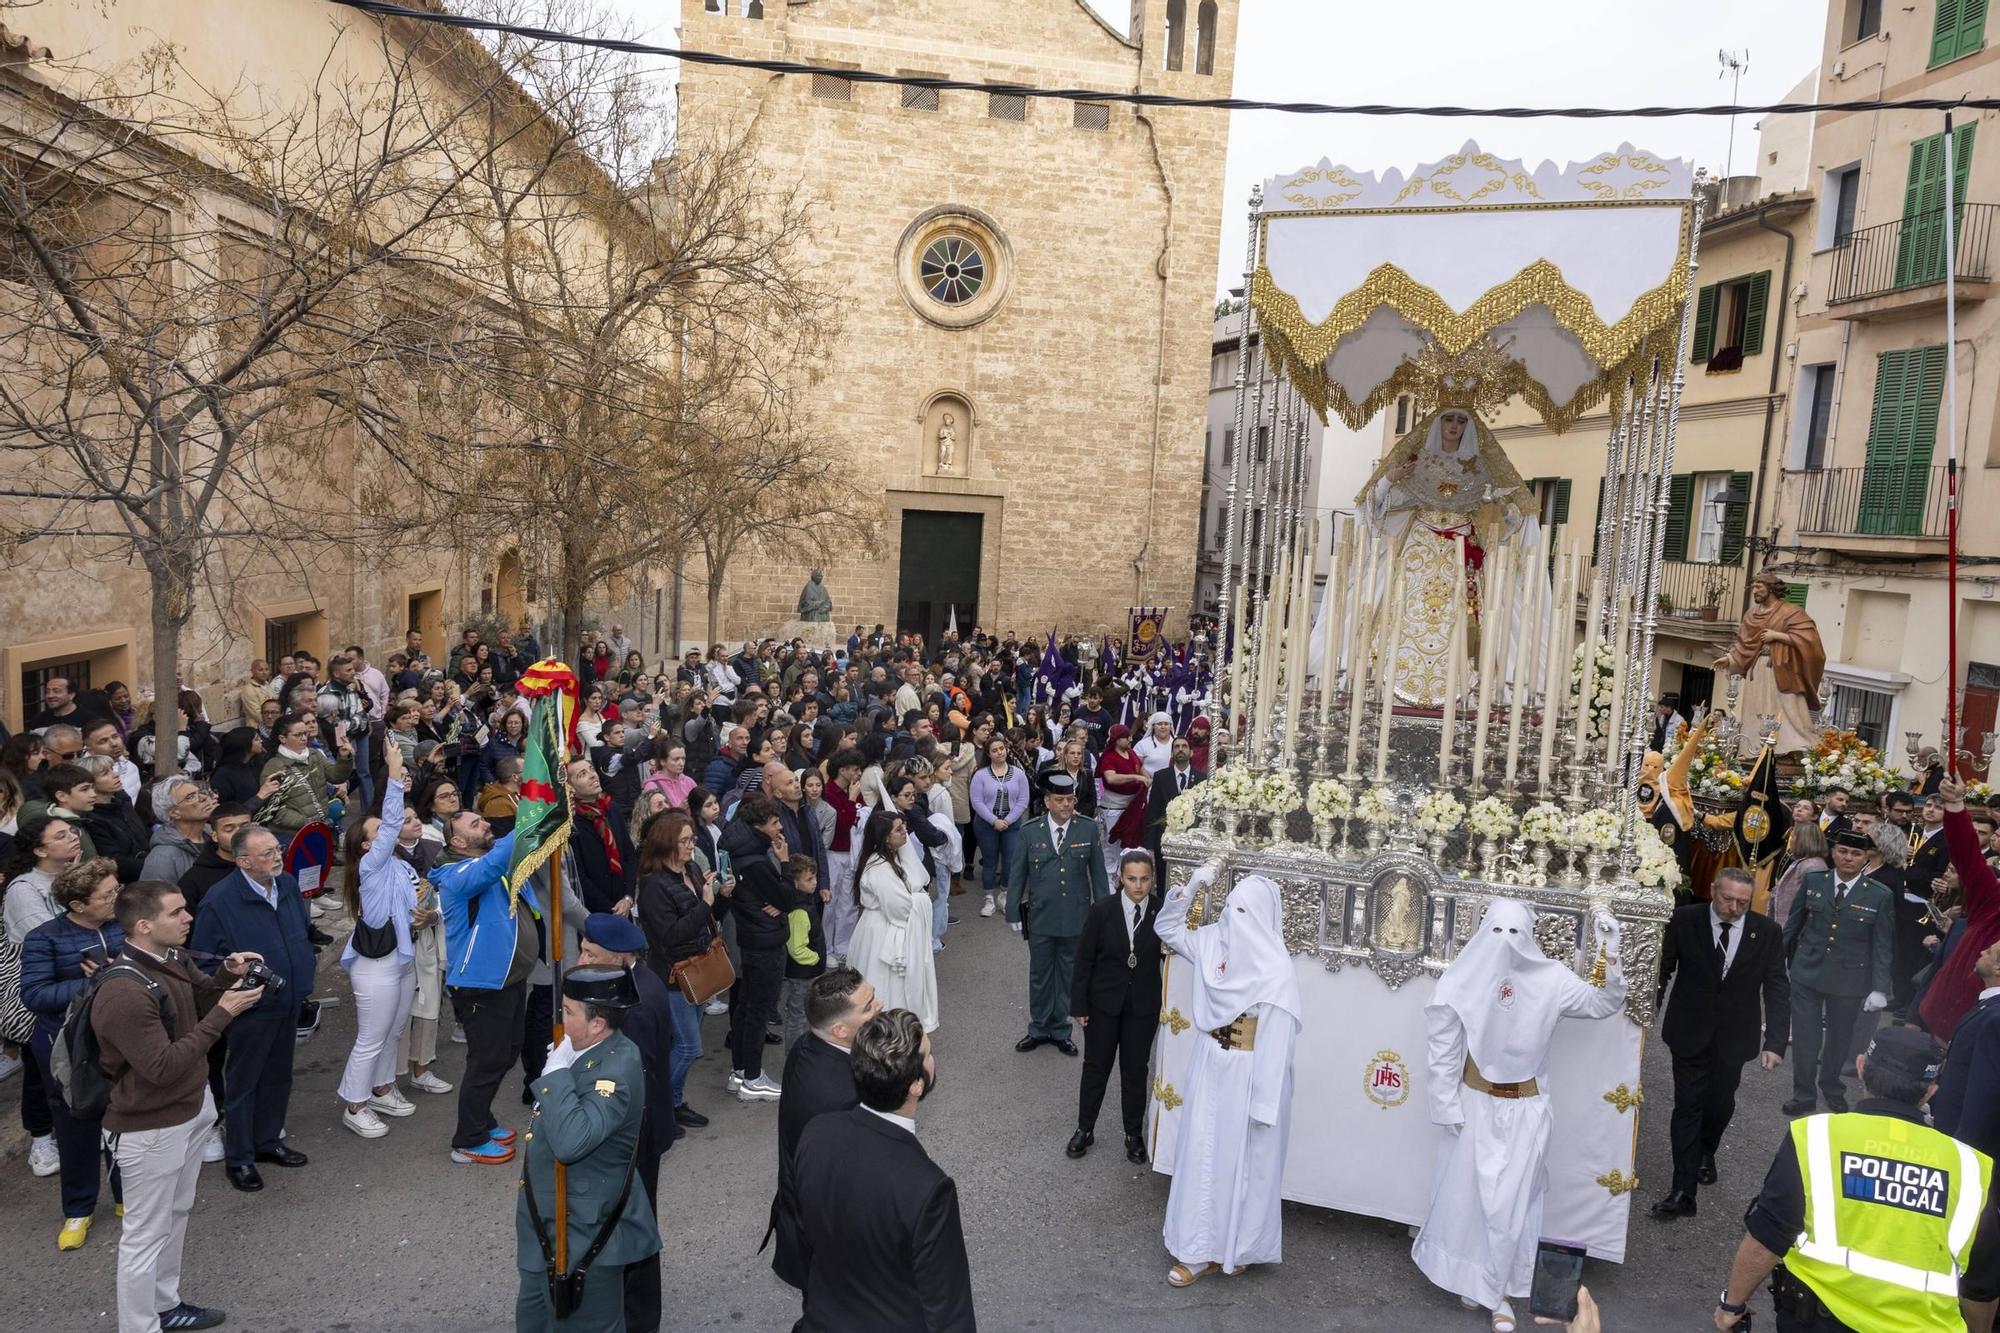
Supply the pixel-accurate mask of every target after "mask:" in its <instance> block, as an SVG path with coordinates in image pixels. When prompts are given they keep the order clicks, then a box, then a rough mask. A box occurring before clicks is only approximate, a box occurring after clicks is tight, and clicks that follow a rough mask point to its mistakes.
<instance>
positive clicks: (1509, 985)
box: [1493, 977, 1514, 1009]
mask: <svg viewBox="0 0 2000 1333" xmlns="http://www.w3.org/2000/svg"><path fill="white" fill-rule="evenodd" d="M1493 998H1494V999H1495V1000H1496V1001H1498V1002H1499V1005H1500V1007H1501V1008H1502V1009H1512V1008H1513V1007H1514V978H1512V977H1506V978H1504V979H1503V980H1502V981H1501V982H1500V993H1499V994H1497V995H1495V996H1494V997H1493Z"/></svg>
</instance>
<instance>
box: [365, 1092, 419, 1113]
mask: <svg viewBox="0 0 2000 1333" xmlns="http://www.w3.org/2000/svg"><path fill="white" fill-rule="evenodd" d="M368 1108H369V1109H370V1110H371V1111H374V1112H376V1113H377V1114H379V1115H415V1114H416V1113H417V1104H416V1103H415V1102H413V1101H411V1100H410V1099H409V1098H408V1097H405V1096H404V1095H403V1094H402V1093H400V1092H398V1091H396V1089H394V1088H391V1089H389V1090H388V1091H387V1092H378V1093H376V1094H375V1095H374V1096H372V1097H370V1098H369V1099H368Z"/></svg>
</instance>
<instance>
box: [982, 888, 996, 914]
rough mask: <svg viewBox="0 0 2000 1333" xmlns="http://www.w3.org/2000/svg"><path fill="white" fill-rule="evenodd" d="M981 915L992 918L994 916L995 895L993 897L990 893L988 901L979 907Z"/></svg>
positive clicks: (987, 896)
mask: <svg viewBox="0 0 2000 1333" xmlns="http://www.w3.org/2000/svg"><path fill="white" fill-rule="evenodd" d="M979 915H981V916H992V915H993V895H992V894H990V893H989V894H987V895H986V901H985V902H983V903H981V904H980V905H979Z"/></svg>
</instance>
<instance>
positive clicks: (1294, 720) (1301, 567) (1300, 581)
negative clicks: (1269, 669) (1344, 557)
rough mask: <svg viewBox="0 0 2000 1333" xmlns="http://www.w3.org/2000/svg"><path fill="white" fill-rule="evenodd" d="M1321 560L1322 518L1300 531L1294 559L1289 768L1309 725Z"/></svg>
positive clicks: (1287, 686)
mask: <svg viewBox="0 0 2000 1333" xmlns="http://www.w3.org/2000/svg"><path fill="white" fill-rule="evenodd" d="M1318 557H1319V519H1318V518H1311V519H1307V520H1306V522H1305V524H1304V525H1303V526H1302V527H1301V528H1300V529H1299V542H1298V549H1297V551H1296V552H1295V553H1294V559H1295V561H1296V563H1297V565H1298V577H1297V579H1296V580H1295V582H1294V590H1293V594H1292V622H1291V627H1290V631H1289V633H1290V639H1289V642H1288V645H1287V646H1288V648H1289V650H1290V651H1288V652H1287V653H1286V663H1285V665H1286V672H1287V675H1286V679H1285V765H1286V767H1287V768H1289V767H1290V766H1291V762H1292V757H1293V756H1294V755H1295V754H1296V753H1297V751H1298V734H1299V728H1300V727H1301V726H1302V725H1303V724H1304V723H1305V704H1306V655H1307V654H1308V653H1309V652H1310V651H1311V650H1312V591H1313V586H1312V585H1313V581H1312V569H1313V564H1314V562H1315V561H1316V560H1317V559H1318Z"/></svg>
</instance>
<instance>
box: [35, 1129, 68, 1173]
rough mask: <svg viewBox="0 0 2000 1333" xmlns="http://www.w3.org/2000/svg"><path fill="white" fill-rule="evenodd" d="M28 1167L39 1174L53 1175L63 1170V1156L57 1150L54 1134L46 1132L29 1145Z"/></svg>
mask: <svg viewBox="0 0 2000 1333" xmlns="http://www.w3.org/2000/svg"><path fill="white" fill-rule="evenodd" d="M28 1169H29V1170H30V1171H32V1172H34V1173H35V1174H36V1175H38V1176H52V1175H54V1174H55V1173H56V1172H58V1171H60V1170H62V1156H61V1154H59V1153H58V1152H57V1151H56V1141H55V1137H54V1136H53V1135H49V1134H44V1135H42V1137H40V1138H38V1139H36V1140H35V1141H34V1142H32V1143H30V1144H29V1145H28Z"/></svg>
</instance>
